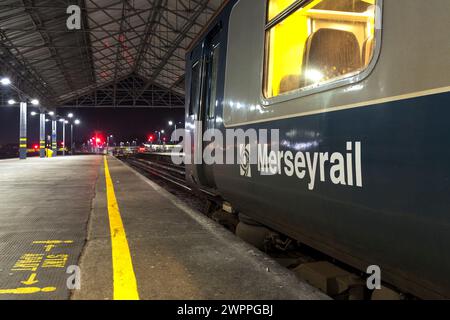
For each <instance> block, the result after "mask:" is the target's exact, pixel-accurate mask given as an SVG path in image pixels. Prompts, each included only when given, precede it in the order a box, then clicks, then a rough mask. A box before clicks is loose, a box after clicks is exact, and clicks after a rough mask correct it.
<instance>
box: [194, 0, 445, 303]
mask: <svg viewBox="0 0 450 320" xmlns="http://www.w3.org/2000/svg"><path fill="white" fill-rule="evenodd" d="M449 30H450V1H448V0H433V1H423V0H384V1H382V0H257V1H255V0H230V1H228V2H227V3H226V4H225V5H224V6H223V8H222V10H221V11H220V13H219V14H218V15H217V16H216V17H215V18H214V19H213V21H212V22H211V24H210V25H209V27H208V29H207V30H206V31H205V32H204V33H203V35H202V36H201V38H200V39H198V41H197V42H196V43H195V45H193V46H192V49H191V50H190V52H189V53H188V55H187V76H186V91H187V106H186V122H187V123H186V126H187V128H190V129H192V130H191V132H194V131H195V130H197V131H199V132H204V131H206V130H208V129H213V128H215V129H220V130H222V131H224V130H225V129H242V130H244V131H246V130H248V129H257V130H260V129H268V130H271V129H279V130H280V133H279V134H280V143H279V145H278V146H274V145H268V146H264V145H258V155H257V156H258V163H257V164H249V165H248V166H247V168H245V170H242V169H243V168H242V166H241V165H239V164H236V165H206V164H200V165H195V164H192V165H190V164H188V165H187V171H186V172H187V173H186V175H187V177H186V178H187V180H189V182H190V183H191V184H193V185H197V186H201V187H202V188H208V189H210V190H213V191H214V192H216V193H217V194H219V195H220V196H221V197H222V198H223V199H225V200H226V201H227V202H229V203H231V205H232V206H233V207H234V208H235V209H236V210H237V211H238V212H240V213H242V214H244V215H245V216H246V217H249V218H251V219H252V220H254V221H257V222H259V223H261V224H262V225H264V226H267V227H269V228H271V229H272V230H275V231H278V232H279V233H282V234H284V235H287V236H289V237H291V238H293V239H295V240H298V241H300V242H302V243H305V244H307V245H309V246H311V247H313V248H315V249H317V250H320V251H322V252H324V253H326V254H328V255H329V256H331V257H334V258H336V259H338V260H340V261H342V262H344V263H346V264H348V265H351V266H352V267H354V268H357V269H359V270H361V271H363V272H364V271H365V270H366V269H367V267H368V266H371V265H377V266H380V267H381V270H382V280H383V281H384V282H385V283H387V284H388V285H391V286H393V287H395V288H397V289H398V290H400V291H402V292H405V293H410V294H412V295H415V296H417V297H421V298H450V145H449V143H450V35H449ZM192 141H193V139H192ZM204 147H205V144H203V143H198V144H196V145H194V144H193V145H192V150H193V152H194V154H195V155H198V156H199V157H201V155H202V152H203V148H204ZM275 147H277V149H279V151H277V152H271V150H272V149H273V148H275ZM230 148H234V150H235V151H236V153H239V152H240V151H242V146H239V145H238V144H237V143H233V142H232V141H231V142H230V141H228V145H226V146H225V149H228V150H229V149H230ZM240 149H241V150H240ZM224 152H225V150H224ZM265 171H270V173H271V174H265V173H266V172H265Z"/></svg>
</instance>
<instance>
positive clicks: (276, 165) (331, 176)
mask: <svg viewBox="0 0 450 320" xmlns="http://www.w3.org/2000/svg"><path fill="white" fill-rule="evenodd" d="M251 150H252V148H251V146H250V145H244V144H241V145H240V160H241V164H240V173H241V176H243V177H248V178H251V177H252V167H251V160H250V159H251V158H252V157H251ZM254 150H257V165H258V170H257V171H258V172H259V173H260V175H261V176H274V175H285V176H287V177H296V178H298V179H300V180H306V181H307V183H308V189H309V190H311V191H312V190H314V189H315V187H316V185H317V181H319V182H320V183H326V182H328V181H331V183H333V184H335V185H342V186H350V187H359V188H362V187H363V176H362V166H361V152H362V151H361V142H347V143H346V152H345V153H341V152H333V153H330V152H301V151H299V152H297V153H295V154H294V153H293V152H292V151H270V152H269V145H268V144H258V145H257V148H255V149H254Z"/></svg>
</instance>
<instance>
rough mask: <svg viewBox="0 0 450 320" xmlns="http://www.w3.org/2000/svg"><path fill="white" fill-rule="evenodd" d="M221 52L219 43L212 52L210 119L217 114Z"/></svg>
mask: <svg viewBox="0 0 450 320" xmlns="http://www.w3.org/2000/svg"><path fill="white" fill-rule="evenodd" d="M219 54H220V49H219V45H217V46H216V47H215V48H214V50H213V51H212V52H211V57H210V59H211V61H210V64H211V79H210V81H211V84H210V93H209V110H208V117H209V118H210V119H212V118H214V117H215V114H216V107H217V105H216V103H217V101H216V100H217V75H218V72H219Z"/></svg>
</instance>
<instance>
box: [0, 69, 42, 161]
mask: <svg viewBox="0 0 450 320" xmlns="http://www.w3.org/2000/svg"><path fill="white" fill-rule="evenodd" d="M0 84H1V85H2V86H5V87H10V88H11V89H13V90H14V91H15V92H16V93H17V95H18V96H19V98H20V103H19V104H20V121H19V158H20V159H21V160H25V159H26V158H27V147H28V143H27V142H28V139H27V116H28V111H27V107H28V102H30V103H31V104H32V105H33V106H38V105H39V100H37V99H33V98H30V97H29V96H28V95H26V94H25V93H24V92H23V91H22V90H20V89H19V88H17V87H16V86H14V84H13V83H12V82H11V79H9V78H6V77H4V78H1V79H0ZM8 104H9V105H15V104H16V101H15V100H13V99H10V100H9V101H8Z"/></svg>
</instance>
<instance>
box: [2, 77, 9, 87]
mask: <svg viewBox="0 0 450 320" xmlns="http://www.w3.org/2000/svg"><path fill="white" fill-rule="evenodd" d="M0 83H1V84H2V85H4V86H9V85H10V84H11V80H10V79H9V78H2V79H1V80H0Z"/></svg>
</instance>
